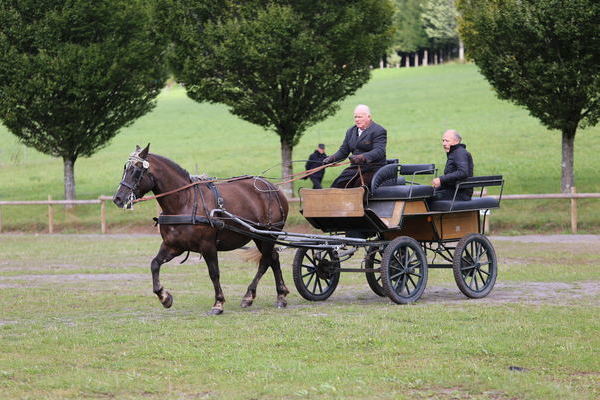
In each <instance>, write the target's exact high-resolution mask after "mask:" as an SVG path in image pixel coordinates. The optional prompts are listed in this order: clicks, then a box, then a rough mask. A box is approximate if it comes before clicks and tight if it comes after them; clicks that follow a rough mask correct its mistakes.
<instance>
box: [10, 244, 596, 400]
mask: <svg viewBox="0 0 600 400" xmlns="http://www.w3.org/2000/svg"><path fill="white" fill-rule="evenodd" d="M67 240H68V243H69V247H70V248H72V249H76V251H64V248H65V243H66V241H67ZM0 241H1V242H2V246H1V247H0V259H1V260H3V261H2V262H0V288H2V291H3V301H2V307H0V348H1V349H2V351H1V352H0V393H2V395H1V396H0V397H1V398H3V399H75V398H78V399H83V398H85V399H106V398H118V399H164V398H173V399H282V398H285V399H407V400H413V399H443V400H444V399H448V400H449V399H495V400H509V399H523V400H524V399H560V400H564V399H590V400H591V399H595V398H598V396H600V386H599V385H598V378H599V376H600V357H599V356H600V354H598V349H599V348H600V339H599V336H598V334H597V333H598V329H599V328H600V326H599V323H598V318H597V316H598V312H599V306H600V292H599V290H598V289H599V286H598V285H599V283H600V273H599V271H600V269H599V268H598V267H599V266H600V265H599V264H598V258H597V250H596V247H597V242H596V243H586V242H579V243H571V244H556V243H539V244H537V243H524V242H518V241H506V240H502V241H500V240H498V241H495V242H494V245H495V247H496V251H497V253H498V259H499V275H498V281H497V285H496V288H495V290H494V291H493V292H492V293H491V294H490V296H488V297H487V298H484V299H480V300H468V299H466V298H465V297H464V296H463V295H462V294H461V293H460V292H459V290H458V289H457V288H456V286H455V284H454V282H453V280H452V274H451V271H447V270H432V271H430V279H429V283H428V287H427V289H426V291H425V293H424V295H423V297H422V298H421V300H420V301H419V302H418V303H416V304H414V305H410V306H398V305H394V304H392V303H390V302H389V301H388V300H386V299H382V298H379V297H377V296H376V295H374V294H373V293H371V292H370V290H369V289H368V286H367V284H366V282H365V280H364V277H363V276H362V275H359V274H348V273H346V274H342V278H341V280H340V286H339V287H338V289H337V291H336V292H335V293H334V294H333V295H332V297H331V298H330V299H329V300H328V301H325V302H318V303H314V302H308V301H306V300H303V299H302V298H301V297H299V295H298V294H297V292H296V290H295V288H294V287H293V281H292V279H291V268H290V265H291V258H292V256H293V253H292V251H291V250H287V251H285V252H283V253H282V265H283V270H284V277H285V279H286V283H287V285H288V287H289V288H290V290H291V293H290V296H289V297H288V299H289V307H288V308H287V309H285V310H278V309H276V308H275V307H274V303H275V290H274V286H273V278H272V275H271V274H270V273H268V274H267V275H265V277H264V279H263V280H262V282H261V284H260V285H259V292H258V298H257V300H256V302H255V304H254V306H253V307H252V308H250V309H241V308H239V305H238V304H239V301H240V299H241V297H242V295H243V293H244V291H245V288H246V286H247V285H248V284H249V282H250V280H251V279H252V277H253V274H254V272H255V267H254V266H253V265H250V264H248V263H244V262H243V261H241V258H240V257H239V255H238V254H236V253H235V252H233V253H224V254H223V255H222V256H221V282H222V284H223V287H224V291H225V295H226V298H227V300H228V301H227V303H226V308H225V313H224V314H223V315H222V316H219V317H209V316H207V315H206V314H205V313H206V311H208V310H209V309H210V307H211V305H212V301H213V291H212V285H211V284H210V280H209V278H208V274H207V270H206V267H205V265H204V263H201V264H198V261H197V257H192V258H191V259H190V260H189V261H188V262H187V263H186V264H183V265H178V264H177V261H176V260H174V261H173V262H172V263H171V264H166V265H165V266H164V267H163V270H162V282H163V284H164V285H165V287H167V288H168V289H169V290H170V291H171V292H172V293H173V295H174V299H175V302H174V305H173V307H172V308H171V309H169V310H165V309H163V308H162V306H160V304H159V302H158V301H157V299H156V297H155V296H154V295H153V294H152V291H151V278H150V272H149V267H148V265H149V261H150V259H151V258H152V257H153V255H154V254H155V252H156V250H157V248H158V245H159V243H160V238H159V237H158V236H112V235H108V236H100V235H90V236H79V235H69V236H66V237H65V236H61V235H54V236H48V235H0ZM359 258H360V257H359ZM357 265H358V259H357V260H354V259H353V260H351V261H350V262H349V263H348V265H347V266H357ZM515 367H516V368H515Z"/></svg>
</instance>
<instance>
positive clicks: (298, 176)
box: [133, 161, 350, 203]
mask: <svg viewBox="0 0 600 400" xmlns="http://www.w3.org/2000/svg"><path fill="white" fill-rule="evenodd" d="M347 164H350V161H346V162H343V163H336V162H333V163H331V164H326V165H321V166H319V167H316V168H313V169H308V170H306V171H302V172H297V173H295V174H292V175H290V176H291V177H294V178H292V179H288V180H285V181H282V182H277V183H275V185H285V184H286V183H290V182H294V181H297V180H300V179H302V178H304V177H307V176H310V175H312V174H314V173H316V172H319V171H320V170H322V169H325V168H329V167H339V166H342V165H347ZM247 177H249V175H245V176H242V177H237V178H228V179H207V180H201V181H196V182H192V183H189V184H187V185H184V186H181V187H179V188H177V189H173V190H169V191H168V192H164V193H160V194H157V195H154V196H145V197H140V198H139V199H135V200H133V203H139V202H141V201H147V200H153V199H158V198H161V197H164V196H169V195H171V194H173V193H177V192H180V191H182V190H185V189H189V188H191V187H193V186H196V185H203V184H205V183H212V182H218V183H227V182H233V181H236V180H240V179H245V178H247Z"/></svg>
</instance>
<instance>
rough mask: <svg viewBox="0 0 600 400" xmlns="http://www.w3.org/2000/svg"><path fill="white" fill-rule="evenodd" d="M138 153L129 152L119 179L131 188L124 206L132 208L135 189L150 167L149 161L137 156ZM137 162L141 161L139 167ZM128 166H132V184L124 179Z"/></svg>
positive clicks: (123, 184)
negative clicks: (121, 176)
mask: <svg viewBox="0 0 600 400" xmlns="http://www.w3.org/2000/svg"><path fill="white" fill-rule="evenodd" d="M138 154H139V153H138V152H133V153H131V155H130V156H129V158H128V159H127V162H126V163H125V166H124V167H123V169H124V172H123V178H122V179H121V183H120V184H121V185H122V186H125V187H126V188H128V189H130V190H131V193H130V194H129V197H128V198H127V202H126V203H125V208H127V209H132V208H133V203H134V202H135V200H136V195H135V191H136V190H137V188H138V185H139V184H140V181H141V180H142V178H143V177H144V173H145V172H146V171H148V169H149V168H150V163H149V162H148V161H147V160H144V159H143V158H141V157H139V156H138ZM138 163H141V164H142V166H141V167H139V166H138ZM129 167H133V168H134V169H133V173H132V175H131V176H132V181H133V183H132V184H130V183H128V182H126V181H125V174H126V173H127V169H128V168H129Z"/></svg>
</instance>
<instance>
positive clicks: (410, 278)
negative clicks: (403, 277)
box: [408, 274, 417, 289]
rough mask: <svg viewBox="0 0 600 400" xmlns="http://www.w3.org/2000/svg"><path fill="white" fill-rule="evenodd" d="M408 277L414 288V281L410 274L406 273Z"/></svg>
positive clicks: (415, 285)
mask: <svg viewBox="0 0 600 400" xmlns="http://www.w3.org/2000/svg"><path fill="white" fill-rule="evenodd" d="M408 279H409V280H410V282H411V283H412V284H413V285H414V287H415V289H416V288H417V284H416V283H415V281H413V278H412V276H411V275H410V274H409V275H408Z"/></svg>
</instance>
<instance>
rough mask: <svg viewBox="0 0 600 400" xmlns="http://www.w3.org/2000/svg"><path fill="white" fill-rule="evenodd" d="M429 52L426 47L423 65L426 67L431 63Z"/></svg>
mask: <svg viewBox="0 0 600 400" xmlns="http://www.w3.org/2000/svg"><path fill="white" fill-rule="evenodd" d="M428 58H429V52H428V51H427V49H425V50H424V51H423V65H424V66H425V67H426V66H427V65H428V64H429V60H428Z"/></svg>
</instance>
